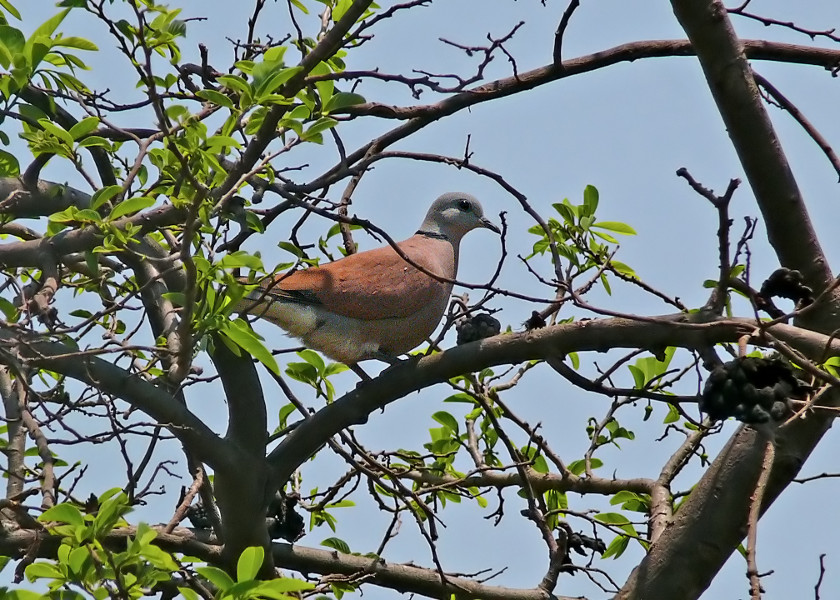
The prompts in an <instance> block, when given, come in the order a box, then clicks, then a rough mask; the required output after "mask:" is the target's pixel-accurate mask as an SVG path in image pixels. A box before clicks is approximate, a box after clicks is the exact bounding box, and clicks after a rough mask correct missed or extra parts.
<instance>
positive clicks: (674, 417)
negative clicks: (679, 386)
mask: <svg viewBox="0 0 840 600" xmlns="http://www.w3.org/2000/svg"><path fill="white" fill-rule="evenodd" d="M679 420H680V411H678V410H677V407H676V406H674V405H673V404H669V405H668V414H667V415H666V416H665V418H664V419H662V423H663V424H665V425H667V424H668V423H676V422H677V421H679Z"/></svg>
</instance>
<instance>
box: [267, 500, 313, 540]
mask: <svg viewBox="0 0 840 600" xmlns="http://www.w3.org/2000/svg"><path fill="white" fill-rule="evenodd" d="M299 501H300V496H299V495H298V494H285V493H283V492H277V493H276V494H275V495H274V499H273V500H272V501H271V503H270V504H269V505H268V517H269V519H271V520H272V521H271V523H270V524H269V526H268V535H269V536H270V537H271V539H272V540H276V539H278V538H282V539H284V540H286V541H287V542H294V541H295V540H298V539H300V538H301V537H303V534H304V533H306V524H305V523H304V521H303V517H302V516H300V514H298V512H297V511H296V510H295V507H296V506H297V505H298V502H299Z"/></svg>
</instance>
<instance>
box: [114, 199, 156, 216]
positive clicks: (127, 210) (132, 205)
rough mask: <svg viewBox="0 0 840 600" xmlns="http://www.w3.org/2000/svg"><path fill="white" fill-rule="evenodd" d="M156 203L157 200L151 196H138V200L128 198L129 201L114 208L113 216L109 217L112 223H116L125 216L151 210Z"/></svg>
mask: <svg viewBox="0 0 840 600" xmlns="http://www.w3.org/2000/svg"><path fill="white" fill-rule="evenodd" d="M154 203H155V199H154V198H152V197H150V196H137V197H136V198H128V199H127V200H123V201H122V202H120V203H119V204H117V205H116V206H115V207H114V210H112V211H111V214H110V215H108V219H110V220H111V221H116V220H117V219H119V218H120V217H124V216H125V215H129V214H132V213H136V212H138V211H141V210H143V209H144V208H149V207H150V206H152V205H153V204H154Z"/></svg>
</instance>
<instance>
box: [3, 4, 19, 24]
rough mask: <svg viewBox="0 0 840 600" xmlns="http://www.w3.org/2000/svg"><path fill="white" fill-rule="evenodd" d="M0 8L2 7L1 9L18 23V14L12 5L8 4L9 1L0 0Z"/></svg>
mask: <svg viewBox="0 0 840 600" xmlns="http://www.w3.org/2000/svg"><path fill="white" fill-rule="evenodd" d="M0 6H2V7H3V9H4V10H5V11H6V12H7V13H9V14H10V15H12V16H13V17H14V18H15V19H17V20H18V21H20V13H19V12H18V11H17V9H16V8H15V7H14V6H12V3H11V2H9V0H0Z"/></svg>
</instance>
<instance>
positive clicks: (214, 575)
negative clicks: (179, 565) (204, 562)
mask: <svg viewBox="0 0 840 600" xmlns="http://www.w3.org/2000/svg"><path fill="white" fill-rule="evenodd" d="M195 571H196V573H198V574H199V575H201V576H202V577H204V578H205V579H206V580H208V581H209V582H210V583H212V584H213V585H215V586H216V587H217V588H219V589H220V590H221V591H223V592H226V591H228V590H229V589H230V588H232V587H233V579H231V578H230V575H228V574H227V573H225V572H224V571H222V570H221V569H219V568H216V567H198V568H197V569H196V570H195Z"/></svg>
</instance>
